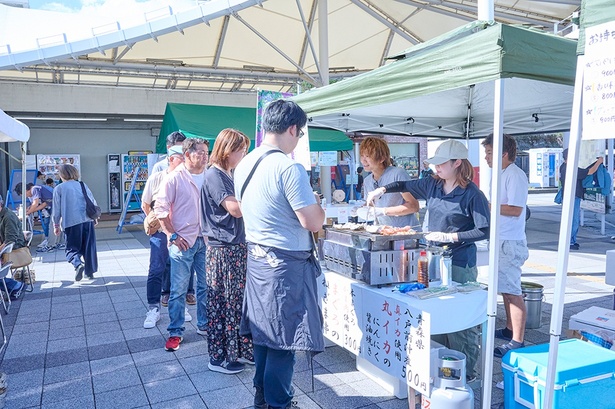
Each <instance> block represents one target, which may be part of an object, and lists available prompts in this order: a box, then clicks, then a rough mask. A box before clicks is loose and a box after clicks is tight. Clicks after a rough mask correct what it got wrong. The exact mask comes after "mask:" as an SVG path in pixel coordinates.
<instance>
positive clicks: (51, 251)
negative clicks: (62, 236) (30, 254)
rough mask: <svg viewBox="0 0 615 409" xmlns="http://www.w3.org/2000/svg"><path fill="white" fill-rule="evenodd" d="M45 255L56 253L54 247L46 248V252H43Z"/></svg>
mask: <svg viewBox="0 0 615 409" xmlns="http://www.w3.org/2000/svg"><path fill="white" fill-rule="evenodd" d="M44 251H46V252H47V253H53V252H54V251H56V246H49V247H47V250H44Z"/></svg>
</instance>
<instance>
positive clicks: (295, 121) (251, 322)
mask: <svg viewBox="0 0 615 409" xmlns="http://www.w3.org/2000/svg"><path fill="white" fill-rule="evenodd" d="M306 123H307V116H306V114H305V112H303V110H302V109H301V108H300V107H299V106H298V105H297V104H295V103H294V102H291V101H284V100H278V101H274V102H271V103H270V104H269V105H268V106H267V108H266V109H265V114H264V118H263V128H264V130H265V140H264V141H263V143H262V145H261V146H260V147H258V148H256V149H255V150H254V151H252V153H250V154H249V155H248V156H246V157H245V159H243V160H242V161H241V162H240V163H239V165H238V166H237V169H236V171H235V197H236V198H237V199H238V200H239V201H241V211H242V213H243V219H244V223H245V231H246V240H247V242H248V270H247V277H246V290H245V296H244V306H243V314H242V317H241V327H240V333H241V335H245V336H251V337H252V340H253V342H254V361H255V363H256V373H255V374H254V387H255V388H256V394H255V396H254V407H255V408H258V409H264V408H271V409H282V408H290V407H291V406H292V397H293V392H292V389H293V388H292V386H291V380H292V377H293V364H294V362H295V351H296V350H305V351H310V353H318V352H321V351H323V350H324V337H323V333H322V316H321V312H320V308H319V306H318V297H317V294H318V291H317V288H316V277H317V276H318V275H320V267H319V264H318V261H317V260H316V258H315V257H314V255H313V250H314V248H313V237H312V232H316V231H318V230H320V228H321V227H322V223H323V221H324V219H325V212H324V210H323V209H322V208H321V207H320V204H319V201H318V200H317V198H316V197H315V195H314V194H313V193H312V188H311V187H310V181H309V178H308V175H307V172H306V171H305V169H304V168H303V167H302V166H301V165H300V164H299V163H297V162H295V161H293V160H292V159H290V158H289V157H288V156H286V155H287V154H289V153H291V152H292V151H293V150H294V149H295V147H296V146H297V143H298V142H299V138H301V136H302V135H303V131H302V130H301V128H302V127H304V126H305V124H306ZM252 172H254V173H252ZM252 175H254V177H253V178H251V176H252Z"/></svg>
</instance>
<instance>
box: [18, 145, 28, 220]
mask: <svg viewBox="0 0 615 409" xmlns="http://www.w3.org/2000/svg"><path fill="white" fill-rule="evenodd" d="M20 146H21V193H22V196H21V230H23V231H26V230H27V228H26V226H27V224H26V223H27V219H26V184H27V183H26V182H27V176H28V175H27V174H26V173H27V169H26V153H27V152H28V142H22V143H21V144H20Z"/></svg>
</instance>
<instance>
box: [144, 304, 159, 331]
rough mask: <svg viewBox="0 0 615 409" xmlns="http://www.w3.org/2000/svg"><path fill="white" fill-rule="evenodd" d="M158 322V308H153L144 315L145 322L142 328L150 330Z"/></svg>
mask: <svg viewBox="0 0 615 409" xmlns="http://www.w3.org/2000/svg"><path fill="white" fill-rule="evenodd" d="M159 320H160V311H158V307H154V308H152V309H151V310H149V311H148V312H147V314H146V315H145V321H144V322H143V328H146V329H150V328H154V327H155V326H156V323H157V322H158V321H159Z"/></svg>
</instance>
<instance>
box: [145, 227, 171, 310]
mask: <svg viewBox="0 0 615 409" xmlns="http://www.w3.org/2000/svg"><path fill="white" fill-rule="evenodd" d="M149 247H150V253H149V271H148V274H147V303H148V305H149V308H153V307H159V306H160V293H161V291H162V285H163V282H164V281H166V280H165V276H168V275H169V268H170V264H169V248H168V246H167V235H166V234H165V233H163V232H156V233H154V234H153V235H152V236H151V237H150V238H149ZM167 288H168V287H167Z"/></svg>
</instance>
